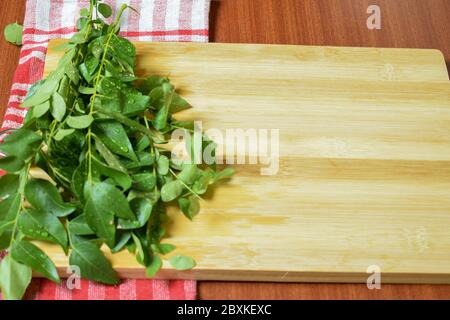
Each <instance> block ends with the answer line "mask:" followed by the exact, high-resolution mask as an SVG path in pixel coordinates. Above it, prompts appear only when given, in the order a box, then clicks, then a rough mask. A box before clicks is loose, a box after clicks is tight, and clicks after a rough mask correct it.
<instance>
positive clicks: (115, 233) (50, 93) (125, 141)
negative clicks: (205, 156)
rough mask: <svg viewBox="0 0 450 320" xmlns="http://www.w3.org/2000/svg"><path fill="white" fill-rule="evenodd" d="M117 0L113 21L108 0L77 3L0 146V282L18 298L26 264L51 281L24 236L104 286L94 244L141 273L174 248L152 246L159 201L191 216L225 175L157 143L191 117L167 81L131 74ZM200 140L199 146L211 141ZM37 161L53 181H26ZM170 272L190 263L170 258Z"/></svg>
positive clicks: (162, 219)
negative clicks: (181, 118) (54, 58)
mask: <svg viewBox="0 0 450 320" xmlns="http://www.w3.org/2000/svg"><path fill="white" fill-rule="evenodd" d="M126 9H127V6H125V5H124V6H123V7H122V8H121V10H120V12H119V14H118V16H117V19H116V20H115V22H114V23H112V24H110V25H109V24H107V23H106V22H105V21H103V20H102V19H100V18H99V17H100V14H101V15H103V17H105V18H108V17H109V16H111V14H112V10H111V8H110V7H109V6H108V5H106V4H104V3H99V2H98V1H97V0H91V2H90V8H89V10H88V9H82V10H81V18H80V19H79V21H78V29H79V32H78V33H76V34H75V35H74V36H73V37H72V39H71V40H70V42H69V43H68V44H67V45H65V46H64V50H65V51H66V52H65V55H64V57H63V58H62V59H61V60H60V62H59V64H58V67H57V69H56V70H55V71H53V72H52V73H51V74H50V75H49V76H48V77H47V78H46V79H45V80H41V81H39V82H37V83H36V84H34V85H33V86H32V88H31V89H30V91H29V93H28V96H27V98H26V99H25V101H24V103H23V105H22V106H23V107H24V108H29V111H28V113H27V116H26V119H25V122H24V126H23V127H22V128H20V129H18V130H15V131H13V132H12V133H10V134H9V135H8V136H7V137H6V138H5V141H4V143H3V144H1V145H0V151H1V152H2V153H3V154H5V157H3V158H2V159H0V168H1V169H3V170H6V171H7V172H8V174H7V175H5V176H3V177H2V178H1V179H0V201H1V202H0V250H4V249H7V250H8V251H9V254H8V255H7V256H6V257H5V258H4V259H3V260H2V262H1V263H0V288H1V291H2V293H3V296H4V297H5V298H7V299H20V298H21V297H22V296H23V294H24V292H25V289H26V287H27V286H28V284H29V282H30V280H31V273H32V270H35V271H37V272H39V273H41V274H42V275H43V276H45V277H47V278H48V279H50V280H52V281H55V282H59V281H60V279H59V276H58V273H57V271H56V268H55V265H54V263H53V262H52V261H51V259H50V258H49V257H48V256H47V255H46V254H45V253H44V252H43V251H42V250H41V249H39V248H38V247H37V246H36V245H34V244H33V243H32V242H30V241H32V240H40V241H47V242H52V243H55V244H57V245H59V246H61V248H62V249H63V250H64V252H65V253H66V254H67V255H69V260H70V264H71V265H77V266H78V267H80V269H81V276H82V277H84V278H87V279H91V280H95V281H99V282H102V283H106V284H117V283H118V282H119V279H118V277H117V274H116V272H115V271H114V270H113V268H112V266H111V263H110V262H109V261H108V260H107V259H106V257H105V256H104V255H103V253H102V251H101V250H100V246H102V245H103V244H106V245H107V246H108V247H109V249H110V250H111V251H112V252H113V253H115V252H119V251H121V250H125V249H126V250H129V251H130V252H133V253H135V255H136V259H137V261H138V262H139V263H140V264H142V265H143V266H144V267H145V268H146V271H147V274H148V276H149V277H152V276H153V275H155V273H156V272H157V271H158V270H159V269H160V267H161V265H162V261H161V256H163V255H165V254H167V253H169V252H172V251H173V250H174V249H175V246H173V245H171V244H167V243H161V239H163V237H164V236H165V228H164V225H165V223H166V222H167V219H168V217H167V214H166V206H165V204H166V203H168V202H175V203H177V204H178V206H179V207H180V210H181V211H182V212H183V213H184V215H185V216H186V217H187V218H189V219H192V218H193V217H194V216H195V215H197V214H198V212H199V210H200V202H201V195H202V194H204V193H205V192H206V191H207V189H208V187H209V186H210V185H211V184H213V183H215V182H217V181H218V180H221V179H224V178H228V177H230V176H231V175H232V174H233V171H232V170H231V169H225V170H223V171H220V172H218V171H216V168H215V165H214V163H213V164H211V165H196V164H191V163H187V162H184V163H175V162H174V161H172V160H171V159H170V151H167V149H165V148H163V146H164V144H165V143H167V142H168V139H169V137H170V134H171V133H172V132H173V131H174V130H175V129H177V128H178V129H180V128H181V129H183V130H185V132H186V133H187V134H192V133H191V131H192V130H193V123H190V122H177V121H175V119H174V118H173V116H172V115H173V114H174V113H176V112H179V111H181V110H184V109H187V108H190V105H189V104H188V103H187V102H186V101H185V100H184V99H183V98H182V97H180V96H179V95H178V94H177V93H176V92H175V89H174V87H173V85H171V83H170V81H169V79H167V78H164V77H158V76H151V77H149V78H147V79H138V78H137V77H136V76H135V74H134V69H135V61H136V50H135V47H134V46H133V45H132V44H131V43H130V42H129V41H128V40H126V39H124V38H122V37H120V36H119V35H118V32H119V28H120V26H119V21H120V17H121V15H122V13H123V12H124V10H126ZM211 143H212V142H211V141H209V140H208V139H207V138H206V137H204V139H202V144H204V145H203V146H202V148H204V147H205V146H207V145H211ZM31 167H39V168H41V169H42V170H44V171H45V172H46V173H47V174H48V175H49V176H50V177H51V180H52V181H48V180H42V179H31V178H30V174H29V172H30V168H31ZM169 262H170V263H171V264H172V266H173V267H175V268H176V269H178V270H186V269H190V268H193V267H194V266H195V261H194V260H193V259H192V258H190V257H186V256H183V255H174V256H172V258H170V259H169Z"/></svg>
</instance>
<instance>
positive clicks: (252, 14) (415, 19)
mask: <svg viewBox="0 0 450 320" xmlns="http://www.w3.org/2000/svg"><path fill="white" fill-rule="evenodd" d="M373 4H376V5H378V6H380V8H381V17H382V27H381V30H369V29H367V27H366V20H367V17H368V14H367V12H366V11H367V7H368V6H369V5H373ZM24 9H25V0H15V1H10V0H7V1H2V7H1V9H0V10H1V11H0V30H3V28H4V26H5V25H6V24H8V23H11V22H15V21H18V22H22V20H23V14H24ZM210 35H211V41H214V42H228V43H232V42H234V43H278V44H303V45H336V46H369V47H372V46H376V47H397V48H433V49H439V50H441V51H442V52H443V54H444V56H445V59H446V61H447V67H450V0H221V1H217V0H215V1H213V2H212V6H211V23H210ZM18 56H19V49H18V48H17V47H15V46H13V45H10V44H7V43H6V42H5V41H0V70H1V73H2V76H1V77H0V115H1V117H2V116H3V113H4V110H5V108H6V104H7V101H8V97H9V89H10V86H11V81H12V75H13V72H14V69H15V67H16V65H17V61H18ZM199 296H200V298H202V299H450V286H448V285H382V287H381V290H368V289H367V288H366V286H365V285H362V284H300V283H291V284H276V283H243V282H240V283H238V282H201V283H200V284H199Z"/></svg>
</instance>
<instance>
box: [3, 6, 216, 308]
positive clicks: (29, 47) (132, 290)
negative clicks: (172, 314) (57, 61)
mask: <svg viewBox="0 0 450 320" xmlns="http://www.w3.org/2000/svg"><path fill="white" fill-rule="evenodd" d="M103 2H105V3H108V4H109V5H110V6H111V7H112V8H113V10H114V11H118V9H119V8H120V7H121V5H122V4H123V3H126V4H128V5H130V6H132V7H133V8H135V9H136V10H137V11H138V12H139V13H140V14H139V15H138V14H136V13H135V12H133V11H130V10H128V11H126V13H125V14H124V16H123V17H122V28H121V35H123V36H125V37H127V38H128V39H129V40H131V41H197V42H207V41H208V20H209V19H208V16H209V6H210V0H104V1H103ZM83 7H89V0H27V2H26V12H25V20H24V32H23V46H22V49H21V53H20V60H19V66H18V67H17V70H16V72H15V74H14V79H13V85H12V89H11V95H10V99H9V102H8V107H7V110H6V113H5V116H4V121H3V125H2V128H1V130H5V129H13V128H18V127H20V126H21V125H22V122H23V119H24V117H25V114H26V110H24V109H22V108H20V104H21V102H22V101H23V99H24V98H25V96H26V94H27V91H28V89H29V88H30V86H31V85H32V84H33V83H34V82H36V81H37V80H39V79H41V78H42V74H43V70H44V61H45V55H46V52H47V47H48V41H49V40H50V39H54V38H70V37H71V36H72V35H73V33H74V32H75V31H76V28H75V25H76V20H77V19H78V14H79V11H80V8H83ZM113 17H114V14H113V16H112V17H111V18H110V20H112V19H113ZM3 255H4V253H1V252H0V259H1V258H2V256H3ZM195 297H196V283H195V281H184V280H171V281H166V280H125V281H124V282H123V283H122V284H121V285H118V286H114V287H111V286H103V285H100V284H97V283H94V282H90V281H85V280H82V281H81V286H80V289H72V290H69V289H67V286H66V285H65V283H64V281H63V282H62V284H61V285H56V284H54V283H52V282H50V281H48V280H45V279H34V280H33V282H32V284H31V286H30V288H29V290H28V292H27V295H26V298H28V299H45V300H49V299H50V300H53V299H64V300H71V299H89V300H91V299H92V300H94V299H100V300H103V299H139V300H141V299H186V300H192V299H195ZM0 299H1V294H0Z"/></svg>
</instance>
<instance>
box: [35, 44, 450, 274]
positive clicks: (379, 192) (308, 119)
mask: <svg viewBox="0 0 450 320" xmlns="http://www.w3.org/2000/svg"><path fill="white" fill-rule="evenodd" d="M57 45H58V43H57V42H53V43H51V45H50V48H49V53H48V56H47V62H46V73H48V72H49V71H50V70H52V69H53V68H54V67H55V65H56V63H57V60H58V59H59V57H60V55H61V52H58V51H55V50H54V48H55V46H57ZM136 45H137V50H138V68H137V70H138V74H139V75H150V74H158V75H170V77H171V79H172V80H173V82H174V84H175V85H176V87H177V88H178V89H179V92H180V93H181V94H182V95H183V96H184V97H185V98H186V99H187V100H188V101H189V102H191V104H192V105H193V106H194V108H193V109H191V110H189V111H187V112H183V113H180V114H179V115H178V116H177V118H178V119H179V120H188V119H189V120H202V121H203V127H204V129H208V128H218V129H222V130H225V129H230V128H242V129H244V130H247V129H248V128H254V129H269V130H270V129H279V143H280V144H279V152H280V159H279V171H278V174H277V175H274V176H261V175H260V169H261V167H264V165H249V164H247V165H235V166H234V168H235V169H236V171H237V172H236V175H235V177H234V178H233V179H232V180H231V181H230V182H228V183H225V184H223V185H221V186H219V187H217V188H215V190H214V193H213V194H212V195H210V196H209V197H208V199H207V201H206V203H204V204H203V209H202V212H201V214H200V215H199V216H198V217H196V219H195V221H194V222H193V223H192V222H189V221H188V220H187V219H185V218H184V217H183V216H182V215H181V214H179V213H178V212H177V210H170V215H171V216H172V217H173V222H172V224H171V225H170V227H169V230H168V231H169V234H170V237H169V238H168V239H167V242H170V243H173V244H175V245H176V246H177V248H178V249H177V251H176V252H177V253H183V254H187V255H191V256H192V257H194V258H195V259H196V261H197V263H198V266H197V268H196V269H194V270H192V271H188V272H177V271H175V270H173V269H170V267H169V266H165V268H164V270H162V271H161V272H160V273H159V274H158V277H160V278H189V279H201V280H257V281H308V282H311V281H312V282H365V281H366V279H367V277H368V274H367V270H368V268H369V269H370V266H376V267H377V268H379V270H380V271H381V273H382V282H397V283H450V82H449V78H448V74H447V70H446V66H445V61H444V59H443V57H442V54H441V53H440V52H438V51H433V50H414V49H369V48H336V47H304V46H278V45H230V44H195V43H177V44H174V43H138V44H136ZM224 132H225V131H224ZM41 246H42V247H43V248H44V249H45V250H46V251H47V252H48V253H49V254H50V255H51V256H52V258H53V259H54V260H55V261H56V264H57V266H58V267H59V270H60V271H61V272H62V273H63V274H64V271H65V269H66V267H67V258H66V257H65V256H64V254H63V253H62V252H61V251H60V250H59V249H58V248H56V247H54V246H50V245H47V244H41ZM110 258H111V260H112V261H113V265H114V266H115V268H116V269H117V270H118V271H119V273H120V275H121V276H122V277H132V278H139V277H144V270H143V269H142V268H141V267H140V266H139V265H138V264H137V262H135V259H134V257H132V256H130V255H129V254H128V253H126V252H123V253H120V254H117V255H114V256H110Z"/></svg>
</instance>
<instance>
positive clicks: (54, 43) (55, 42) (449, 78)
mask: <svg viewBox="0 0 450 320" xmlns="http://www.w3.org/2000/svg"><path fill="white" fill-rule="evenodd" d="M66 42H68V40H67V39H51V40H50V41H49V45H48V50H47V52H50V51H51V50H55V48H56V47H57V46H59V45H61V44H63V43H66ZM134 42H139V41H134ZM142 43H145V44H149V45H174V44H177V45H182V46H199V45H202V46H211V47H212V46H216V47H222V46H236V47H238V46H249V47H250V46H253V47H261V48H262V47H265V46H271V47H279V48H297V49H300V48H318V47H322V48H330V49H348V50H370V49H372V50H388V51H401V50H410V51H417V52H429V53H430V54H433V55H436V60H439V61H440V64H442V67H443V70H446V72H445V74H446V76H447V79H446V80H447V81H450V75H449V73H448V69H447V63H446V61H445V55H444V53H443V52H442V51H441V50H439V49H434V48H389V47H363V46H361V47H358V46H356V47H355V46H335V45H325V46H319V45H297V44H265V43H224V42H173V41H164V42H150V41H142ZM48 58H49V55H48V54H47V55H46V57H45V64H44V76H46V75H48V73H49V70H48V67H47V65H48V63H47V61H48ZM443 80H444V79H442V80H439V81H443Z"/></svg>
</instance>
